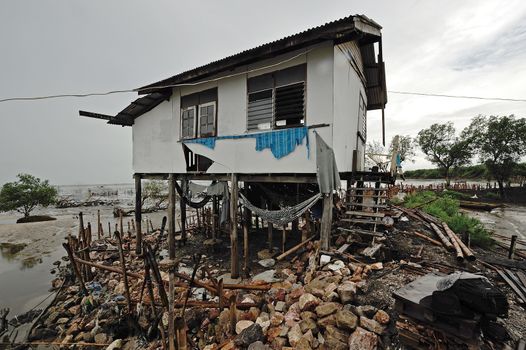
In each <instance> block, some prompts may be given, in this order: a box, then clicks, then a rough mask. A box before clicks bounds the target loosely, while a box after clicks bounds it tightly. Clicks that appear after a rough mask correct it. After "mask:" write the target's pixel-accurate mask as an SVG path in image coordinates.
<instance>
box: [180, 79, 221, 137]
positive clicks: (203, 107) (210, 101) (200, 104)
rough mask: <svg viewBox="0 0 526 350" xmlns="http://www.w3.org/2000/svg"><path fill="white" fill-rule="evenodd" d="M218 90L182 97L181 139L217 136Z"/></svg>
mask: <svg viewBox="0 0 526 350" xmlns="http://www.w3.org/2000/svg"><path fill="white" fill-rule="evenodd" d="M216 107H217V88H214V89H209V90H205V91H201V92H198V93H195V94H191V95H186V96H181V138H182V139H188V138H195V137H209V136H215V135H216V114H217V108H216Z"/></svg>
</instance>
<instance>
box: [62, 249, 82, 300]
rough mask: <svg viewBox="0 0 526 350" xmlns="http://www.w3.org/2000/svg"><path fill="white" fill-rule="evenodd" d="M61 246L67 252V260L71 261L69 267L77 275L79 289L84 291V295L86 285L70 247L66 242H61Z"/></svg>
mask: <svg viewBox="0 0 526 350" xmlns="http://www.w3.org/2000/svg"><path fill="white" fill-rule="evenodd" d="M62 246H63V247H64V249H66V252H67V253H68V257H69V262H70V263H71V267H72V268H73V272H74V273H75V276H77V280H78V281H79V284H80V289H81V290H82V293H84V295H88V290H87V289H86V286H85V285H84V279H83V278H82V275H81V274H80V270H79V267H78V265H77V263H76V261H75V258H74V256H73V251H72V250H71V247H70V246H69V244H67V243H62Z"/></svg>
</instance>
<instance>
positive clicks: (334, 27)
mask: <svg viewBox="0 0 526 350" xmlns="http://www.w3.org/2000/svg"><path fill="white" fill-rule="evenodd" d="M340 26H341V27H340ZM381 28H382V27H381V26H380V25H379V24H378V23H376V22H375V21H373V20H372V19H370V18H368V17H367V16H364V15H350V16H347V17H343V18H340V19H338V20H334V21H331V22H327V23H325V24H323V25H320V26H317V27H313V28H310V29H307V30H304V31H302V32H299V33H296V34H293V35H290V36H286V37H284V38H281V39H278V40H275V41H271V42H269V43H266V44H263V45H260V46H256V47H254V48H252V49H248V50H244V51H241V52H239V53H237V54H234V55H231V56H227V57H225V58H222V59H220V60H216V61H212V62H210V63H208V64H205V65H203V66H199V67H196V68H194V69H191V70H187V71H185V72H182V73H179V74H176V75H174V76H172V77H169V78H167V79H163V80H160V81H158V82H155V83H152V84H148V85H145V86H143V87H140V88H139V89H137V90H138V93H139V95H143V94H149V93H152V92H155V91H161V90H162V89H169V88H170V85H174V84H180V83H184V82H190V81H195V80H198V79H199V78H202V77H207V76H211V75H214V74H218V73H221V72H223V71H225V70H228V69H232V68H235V67H238V66H241V65H245V64H250V63H253V62H256V61H259V60H262V59H265V58H268V57H267V56H270V55H277V54H282V53H285V52H288V51H291V50H294V49H298V48H301V46H302V45H303V46H307V45H312V44H316V43H318V42H320V41H324V40H330V38H326V37H324V35H329V34H332V35H335V34H337V32H338V31H345V30H347V31H354V30H359V31H360V32H362V33H364V34H370V35H374V36H380V35H381V34H380V29H381ZM316 34H317V35H316ZM309 35H314V36H313V37H309Z"/></svg>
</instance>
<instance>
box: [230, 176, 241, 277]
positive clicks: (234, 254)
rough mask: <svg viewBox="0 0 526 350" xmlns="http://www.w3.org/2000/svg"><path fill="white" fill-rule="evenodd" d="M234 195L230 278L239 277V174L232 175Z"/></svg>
mask: <svg viewBox="0 0 526 350" xmlns="http://www.w3.org/2000/svg"><path fill="white" fill-rule="evenodd" d="M231 182H232V193H231V194H230V276H231V277H232V278H238V277H239V260H238V250H237V196H238V187H237V185H238V184H237V174H232V179H231Z"/></svg>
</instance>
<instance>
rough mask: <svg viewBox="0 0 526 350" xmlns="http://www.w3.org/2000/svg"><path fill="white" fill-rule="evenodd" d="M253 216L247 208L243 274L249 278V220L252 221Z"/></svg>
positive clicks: (244, 226)
mask: <svg viewBox="0 0 526 350" xmlns="http://www.w3.org/2000/svg"><path fill="white" fill-rule="evenodd" d="M251 217H252V214H251V213H250V212H249V210H248V209H247V208H245V220H243V223H244V225H243V272H244V275H245V277H246V278H248V227H249V224H248V220H251Z"/></svg>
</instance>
